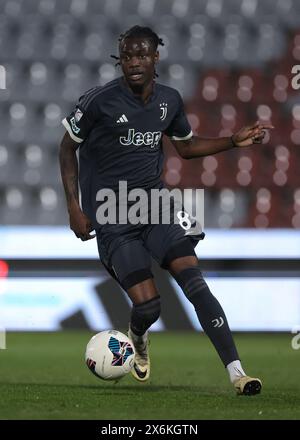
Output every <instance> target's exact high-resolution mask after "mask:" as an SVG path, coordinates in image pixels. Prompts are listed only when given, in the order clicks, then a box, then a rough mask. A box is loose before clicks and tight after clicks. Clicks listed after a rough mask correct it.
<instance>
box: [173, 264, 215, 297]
mask: <svg viewBox="0 0 300 440" xmlns="http://www.w3.org/2000/svg"><path fill="white" fill-rule="evenodd" d="M174 278H175V280H176V281H177V283H178V284H179V286H180V287H181V288H182V290H183V292H184V293H185V295H186V297H187V298H188V299H189V300H190V301H191V302H192V303H193V304H194V303H197V298H199V296H200V295H201V296H203V295H205V294H210V295H211V291H210V290H209V287H208V285H207V284H206V281H205V280H204V278H203V275H202V272H201V270H200V267H199V266H191V267H188V268H186V269H184V270H182V271H181V272H180V273H178V274H175V275H174Z"/></svg>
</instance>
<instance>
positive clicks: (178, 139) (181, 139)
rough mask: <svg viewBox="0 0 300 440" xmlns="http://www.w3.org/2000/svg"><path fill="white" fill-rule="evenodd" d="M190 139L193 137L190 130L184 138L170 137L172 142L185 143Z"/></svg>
mask: <svg viewBox="0 0 300 440" xmlns="http://www.w3.org/2000/svg"><path fill="white" fill-rule="evenodd" d="M191 137H193V131H192V130H191V131H190V132H189V134H188V135H187V136H184V137H178V136H171V139H173V141H186V140H188V139H191Z"/></svg>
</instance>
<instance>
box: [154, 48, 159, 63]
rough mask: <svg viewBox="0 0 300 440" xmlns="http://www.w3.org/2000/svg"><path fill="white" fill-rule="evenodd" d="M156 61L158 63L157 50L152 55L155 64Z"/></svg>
mask: <svg viewBox="0 0 300 440" xmlns="http://www.w3.org/2000/svg"><path fill="white" fill-rule="evenodd" d="M158 61H159V52H158V50H157V51H156V52H155V54H154V62H155V64H156V63H158Z"/></svg>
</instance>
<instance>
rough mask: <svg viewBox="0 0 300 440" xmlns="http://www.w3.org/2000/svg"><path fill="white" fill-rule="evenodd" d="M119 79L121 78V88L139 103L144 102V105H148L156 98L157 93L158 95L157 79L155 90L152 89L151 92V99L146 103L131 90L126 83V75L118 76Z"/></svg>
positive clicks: (154, 85) (154, 84) (154, 83)
mask: <svg viewBox="0 0 300 440" xmlns="http://www.w3.org/2000/svg"><path fill="white" fill-rule="evenodd" d="M118 80H119V84H120V87H121V89H122V92H123V93H124V94H125V95H126V96H128V97H129V98H131V99H132V100H133V101H135V102H138V103H139V104H142V105H147V104H149V103H150V102H152V101H154V100H155V98H156V95H157V84H156V82H155V81H153V90H152V93H151V95H150V96H149V99H148V101H147V102H146V104H145V103H144V101H142V99H141V98H139V97H138V96H136V95H134V94H133V92H132V91H131V90H130V88H129V87H128V86H127V85H126V84H125V81H124V77H123V76H120V77H119V78H118Z"/></svg>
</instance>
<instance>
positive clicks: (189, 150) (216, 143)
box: [172, 122, 274, 159]
mask: <svg viewBox="0 0 300 440" xmlns="http://www.w3.org/2000/svg"><path fill="white" fill-rule="evenodd" d="M272 128H274V127H273V126H272V125H271V124H263V123H260V122H256V123H255V124H253V125H250V126H247V127H243V128H241V129H240V130H239V131H238V132H236V133H235V134H234V135H233V136H231V137H223V138H216V139H204V138H200V137H198V136H193V137H192V138H190V139H187V140H184V141H182V140H181V141H175V140H172V143H173V145H174V146H175V148H176V150H177V152H178V154H179V155H180V156H181V157H183V158H184V159H193V158H195V157H202V156H209V155H211V154H216V153H220V152H221V151H226V150H230V149H231V148H236V147H248V146H250V145H252V144H260V143H261V142H262V141H263V138H264V136H265V130H270V129H272Z"/></svg>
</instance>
